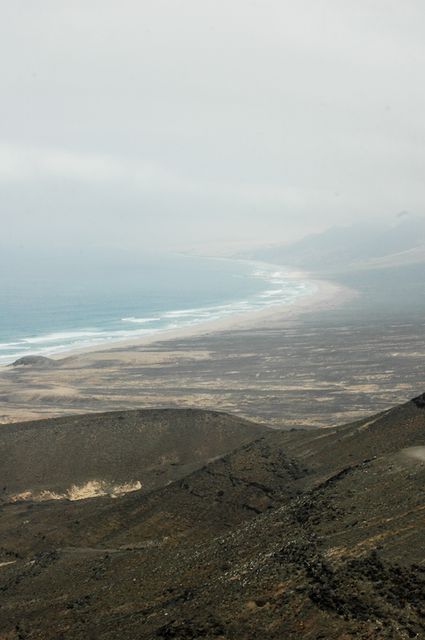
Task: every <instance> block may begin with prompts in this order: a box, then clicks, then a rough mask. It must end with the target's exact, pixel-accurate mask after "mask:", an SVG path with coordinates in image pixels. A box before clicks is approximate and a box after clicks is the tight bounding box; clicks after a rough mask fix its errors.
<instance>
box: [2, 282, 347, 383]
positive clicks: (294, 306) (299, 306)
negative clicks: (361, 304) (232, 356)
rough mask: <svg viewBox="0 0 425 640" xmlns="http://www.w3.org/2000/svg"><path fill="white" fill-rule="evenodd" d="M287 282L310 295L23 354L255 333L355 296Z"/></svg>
mask: <svg viewBox="0 0 425 640" xmlns="http://www.w3.org/2000/svg"><path fill="white" fill-rule="evenodd" d="M286 277H287V278H288V280H296V281H299V282H303V283H308V284H309V285H312V286H313V287H314V290H313V292H311V293H305V294H302V295H300V296H298V297H297V298H295V299H294V300H292V301H289V302H286V303H279V304H271V305H268V306H266V307H263V308H262V309H253V310H250V311H244V312H243V313H238V312H235V313H232V314H229V315H226V316H224V317H222V318H218V319H214V320H205V321H200V322H198V323H196V324H192V325H187V326H182V327H180V328H174V329H159V330H157V331H153V332H152V333H151V334H150V335H144V336H140V337H138V336H134V337H128V338H122V339H120V338H112V339H105V341H103V342H98V343H93V344H92V345H86V346H84V347H74V348H73V347H72V346H70V348H69V349H64V350H63V351H60V352H56V353H54V352H52V353H49V352H48V351H47V350H43V354H40V353H37V351H36V350H34V351H33V352H31V353H28V354H25V355H28V356H37V355H44V356H47V357H48V358H50V359H52V360H56V361H60V360H64V359H65V358H70V357H76V356H84V355H85V354H93V353H96V352H99V353H105V352H109V351H115V350H117V349H118V350H122V349H131V348H132V347H133V348H140V347H143V346H150V345H152V344H155V343H158V342H164V341H173V340H178V339H181V338H190V337H192V336H193V337H197V336H202V335H211V334H214V333H219V332H221V331H232V330H243V329H246V330H248V329H258V328H261V326H263V325H264V324H269V325H270V324H274V323H275V322H279V323H281V322H285V321H289V320H292V319H293V318H295V317H296V316H298V315H300V314H304V313H312V312H314V311H316V310H317V311H318V310H323V309H326V308H336V307H338V306H340V305H342V304H343V303H344V301H345V300H347V299H350V298H352V297H353V296H355V295H357V293H356V292H355V291H354V290H352V289H348V288H347V287H344V286H342V285H339V284H336V283H334V282H330V281H328V280H323V279H318V278H317V277H316V276H315V275H314V274H310V273H306V272H301V271H292V272H287V274H286ZM12 364H13V363H12V362H10V363H2V364H1V365H0V370H2V369H5V368H8V367H10V366H11V365H12Z"/></svg>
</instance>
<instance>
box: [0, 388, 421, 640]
mask: <svg viewBox="0 0 425 640" xmlns="http://www.w3.org/2000/svg"><path fill="white" fill-rule="evenodd" d="M0 469H1V476H2V485H3V486H2V488H3V487H4V488H3V498H2V502H1V507H0V508H1V518H0V594H1V596H0V638H1V639H8V640H11V639H18V638H19V639H43V640H48V639H59V638H61V639H81V640H83V639H84V640H86V639H93V640H94V639H98V638H102V639H103V638H104V639H109V640H116V639H117V638H119V639H120V640H127V639H128V640H130V639H131V640H134V639H138V638H140V639H145V638H146V639H148V638H149V639H151V638H152V639H154V638H159V639H169V638H178V639H182V640H185V639H192V640H195V639H198V638H207V639H208V638H215V639H217V638H221V639H232V640H245V639H246V640H248V639H250V640H254V639H255V640H257V639H258V638H267V639H270V640H274V639H276V640H277V639H279V640H281V639H282V638H285V640H299V639H300V638H305V639H307V640H337V639H338V640H350V639H354V638H359V639H360V638H361V639H365V640H366V639H369V640H370V639H393V640H396V639H397V640H402V639H404V638H425V562H424V553H425V535H424V524H425V499H424V498H425V494H424V486H425V485H424V481H425V394H424V395H423V396H420V397H418V398H416V399H415V400H414V401H411V402H408V403H407V404H404V405H402V406H399V407H396V408H394V409H391V410H389V411H385V412H383V413H381V414H378V415H376V416H373V417H370V418H367V419H364V420H362V421H359V422H356V423H354V424H350V425H344V426H341V427H337V428H329V429H320V430H313V431H291V432H282V431H274V430H269V429H267V428H266V427H262V426H258V425H255V424H252V423H249V422H247V421H244V420H241V419H239V418H235V417H232V416H228V415H226V414H220V413H215V412H203V411H189V410H158V411H134V412H119V413H109V414H98V415H90V416H81V417H72V418H60V419H51V420H44V421H39V422H34V423H22V424H15V425H8V426H6V427H3V428H2V430H1V431H0ZM90 483H92V484H91V485H90ZM93 483H98V484H93ZM135 483H140V487H141V488H140V489H137V487H138V486H139V485H138V484H137V485H136V484H135ZM87 485H88V486H89V487H90V486H92V487H93V486H95V487H100V489H101V490H99V492H100V493H104V494H105V495H101V496H98V497H92V498H89V499H82V500H78V499H76V498H78V497H82V496H79V495H76V494H75V493H73V492H72V491H71V490H70V488H71V487H72V486H77V487H81V486H87ZM117 486H120V487H121V488H122V491H118V490H116V487H117ZM135 489H137V490H135ZM99 492H98V493H99ZM77 493H78V492H77ZM94 493H96V491H95V492H94ZM118 494H121V495H119V497H117V495H118ZM48 498H50V499H48ZM52 498H55V499H52Z"/></svg>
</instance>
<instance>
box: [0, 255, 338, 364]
mask: <svg viewBox="0 0 425 640" xmlns="http://www.w3.org/2000/svg"><path fill="white" fill-rule="evenodd" d="M219 259H220V258H219ZM235 262H237V261H235ZM244 262H248V261H244ZM249 262H250V263H251V264H252V266H253V268H254V269H256V270H257V272H258V274H259V277H262V278H263V279H264V283H265V285H266V284H267V283H268V287H269V288H265V289H264V290H263V291H262V292H261V293H259V294H256V295H253V296H252V298H251V299H242V300H236V301H234V302H233V303H223V304H219V305H210V306H206V307H198V308H192V309H174V310H173V309H170V310H168V311H166V312H164V313H163V314H162V315H161V316H157V317H150V316H149V314H147V315H146V317H145V316H140V317H137V316H129V317H123V318H121V321H122V322H123V323H124V324H125V325H127V327H137V328H134V329H132V328H126V329H122V330H112V331H109V332H108V331H103V330H98V329H96V328H93V329H91V328H87V329H83V330H76V331H74V332H72V331H69V332H61V331H56V332H52V333H50V334H46V335H42V336H34V337H29V338H26V339H25V340H23V341H22V342H19V341H16V343H14V344H15V345H16V352H15V353H14V354H11V355H10V357H7V361H6V358H5V359H4V360H3V362H1V364H0V366H9V365H10V364H11V363H13V362H14V361H15V360H17V359H18V358H21V357H23V356H28V355H30V356H33V355H42V356H48V357H50V358H53V359H63V358H66V357H69V356H72V355H77V354H83V353H86V352H90V353H91V352H93V351H102V352H104V351H108V350H113V349H114V348H117V347H119V348H122V347H125V346H130V345H137V346H140V345H144V344H152V343H154V342H159V341H162V340H172V339H175V338H178V337H180V336H184V337H187V336H190V335H202V334H204V333H212V332H216V331H224V330H226V329H243V328H249V327H253V326H258V324H261V323H262V322H273V321H274V320H275V319H279V320H282V317H286V318H290V317H292V316H293V315H294V314H298V313H301V312H307V311H313V310H314V309H319V308H323V306H325V307H326V306H328V305H329V304H332V305H335V304H336V305H339V304H340V303H342V301H343V299H345V298H346V296H347V295H348V291H344V287H342V286H340V285H337V284H334V283H331V282H328V281H325V280H320V279H317V278H316V277H315V276H314V275H313V274H310V273H306V272H301V271H293V270H289V269H286V268H285V267H284V266H280V265H273V264H268V263H260V262H252V261H249ZM261 270H263V271H261ZM264 270H265V271H264ZM266 274H268V277H265V276H266ZM253 275H254V276H255V271H254V274H253ZM288 285H289V286H288ZM161 321H162V322H165V326H163V327H161V326H156V327H155V326H151V327H149V324H151V325H152V324H154V323H155V322H156V323H157V324H158V323H160V322H161ZM62 339H63V340H66V339H68V340H73V339H75V342H70V343H68V344H59V345H58V344H57V342H58V341H61V340H62ZM49 342H50V343H51V346H49ZM22 345H24V346H25V349H22V350H19V346H22ZM37 345H39V346H40V348H37ZM31 347H33V348H31Z"/></svg>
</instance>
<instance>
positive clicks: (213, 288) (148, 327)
mask: <svg viewBox="0 0 425 640" xmlns="http://www.w3.org/2000/svg"><path fill="white" fill-rule="evenodd" d="M0 267H1V271H0V364H7V363H10V362H13V361H14V360H16V359H18V358H20V357H22V356H24V355H35V354H37V355H46V356H49V355H55V354H61V353H63V354H66V352H68V351H72V350H76V349H84V348H87V347H93V346H96V345H102V346H103V345H105V344H106V345H107V344H110V343H113V341H117V340H126V339H131V338H136V339H137V338H141V337H144V336H149V335H152V334H154V333H156V334H158V335H159V334H160V333H161V332H163V331H167V330H170V329H179V328H181V327H189V326H193V325H198V324H199V323H202V322H206V321H209V320H217V319H221V318H225V317H227V316H231V315H233V314H240V313H245V312H249V311H254V310H259V309H263V308H265V307H269V306H273V305H281V304H290V303H291V302H293V301H294V300H295V299H297V298H298V297H299V296H302V295H306V294H308V293H309V292H311V291H312V290H313V288H314V285H312V284H311V283H309V282H308V281H300V280H298V279H297V280H295V279H290V278H288V272H287V271H286V270H285V269H284V268H280V267H279V266H276V265H269V264H263V263H258V262H251V261H245V260H233V259H222V258H203V257H193V256H184V255H164V256H159V255H153V254H152V255H149V254H146V253H144V254H143V255H136V254H128V253H125V252H121V253H117V254H114V255H113V256H112V257H111V254H105V255H102V254H101V253H96V254H95V255H91V254H90V253H89V252H86V253H77V254H73V255H72V256H71V255H61V254H60V253H57V254H56V255H54V254H53V255H50V254H49V256H47V255H37V254H36V253H34V254H33V255H32V256H31V257H30V258H28V256H27V255H25V256H22V257H21V258H20V256H19V253H15V254H13V255H8V256H4V259H3V260H2V261H0Z"/></svg>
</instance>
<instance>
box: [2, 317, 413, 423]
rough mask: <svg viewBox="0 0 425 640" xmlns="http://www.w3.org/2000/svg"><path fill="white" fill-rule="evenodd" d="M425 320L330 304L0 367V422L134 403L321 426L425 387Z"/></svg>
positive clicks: (359, 414)
mask: <svg viewBox="0 0 425 640" xmlns="http://www.w3.org/2000/svg"><path fill="white" fill-rule="evenodd" d="M424 335H425V323H424V321H423V320H421V318H416V319H412V320H410V321H409V320H404V319H403V320H392V321H391V320H385V319H382V318H381V319H380V320H379V322H376V323H373V322H370V321H362V320H361V319H359V318H358V317H357V318H351V317H348V318H347V317H346V316H344V315H343V314H338V312H337V311H333V312H331V313H327V314H322V315H321V316H315V315H314V314H305V315H303V316H301V317H299V318H290V319H287V318H285V316H282V318H281V319H280V321H279V319H274V321H273V322H269V323H268V324H265V325H264V326H262V327H257V328H255V327H252V328H249V329H246V330H244V329H232V330H227V331H221V332H215V333H211V334H207V335H203V336H202V335H198V336H192V337H189V336H187V337H184V338H180V339H173V340H170V341H162V342H157V343H154V344H150V345H147V346H140V345H139V346H137V345H136V346H134V347H129V346H124V347H121V346H117V347H116V348H109V349H107V350H106V349H105V350H103V351H99V352H92V353H87V354H82V355H78V356H72V357H68V358H64V359H62V360H60V361H59V363H58V366H56V367H54V368H49V367H40V368H38V367H36V366H26V367H4V368H3V369H2V370H1V372H0V422H4V423H7V422H12V421H18V420H29V419H35V418H42V417H49V416H59V415H72V414H80V413H86V412H92V411H105V410H115V409H130V408H138V407H161V406H169V407H198V408H205V409H218V410H221V411H227V412H231V413H235V414H237V415H240V416H243V417H247V418H251V419H254V420H256V421H258V422H263V423H266V424H269V425H272V426H275V427H279V428H282V427H283V428H290V427H293V426H297V427H298V426H329V425H335V424H338V423H342V422H348V421H349V420H353V419H357V418H360V417H362V416H364V415H367V414H368V413H370V412H371V411H373V410H376V409H377V410H380V409H385V408H387V407H390V406H392V405H394V403H396V402H402V401H405V400H406V399H407V398H409V397H412V396H414V395H415V394H417V393H418V391H419V390H420V389H421V388H423V387H424V386H425V372H424V368H423V361H424V357H425V347H424Z"/></svg>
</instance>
